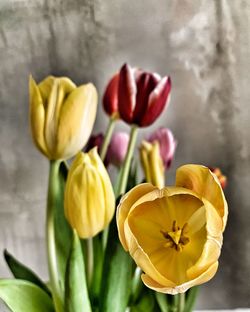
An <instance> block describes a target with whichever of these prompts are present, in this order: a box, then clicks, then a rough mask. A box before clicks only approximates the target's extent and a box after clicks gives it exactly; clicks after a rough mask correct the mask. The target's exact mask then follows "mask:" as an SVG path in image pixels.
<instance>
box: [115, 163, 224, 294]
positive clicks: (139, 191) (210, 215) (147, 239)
mask: <svg viewBox="0 0 250 312" xmlns="http://www.w3.org/2000/svg"><path fill="white" fill-rule="evenodd" d="M176 183H177V186H172V187H164V188H162V189H159V188H157V187H155V186H153V185H152V184H149V183H144V184H140V185H138V186H136V187H134V188H133V189H132V190H131V191H130V192H128V193H127V194H125V195H124V196H123V197H122V199H121V202H120V205H119V206H118V210H117V226H118V232H119V238H120V241H121V243H122V245H123V247H124V249H125V250H126V251H128V252H129V253H130V255H131V256H132V257H133V259H134V260H135V262H136V264H137V265H138V266H139V267H140V268H141V269H142V271H143V274H142V281H143V282H144V284H145V285H146V286H148V287H149V288H151V289H154V290H156V291H158V292H162V293H168V294H177V293H182V292H185V291H186V290H187V289H189V288H190V287H192V286H195V285H199V284H202V283H205V282H207V281H208V280H210V279H211V278H212V277H213V276H214V275H215V273H216V271H217V268H218V258H219V256H220V252H221V246H222V232H223V229H224V227H225V222H226V221H225V216H226V215H227V204H226V201H225V198H224V194H223V191H222V189H221V187H220V185H219V184H218V181H217V178H216V177H215V176H214V175H213V173H212V172H211V171H210V170H209V169H208V168H206V167H203V166H199V165H185V166H183V167H181V168H179V169H178V171H177V182H176ZM217 186H218V187H219V189H218V188H217Z"/></svg>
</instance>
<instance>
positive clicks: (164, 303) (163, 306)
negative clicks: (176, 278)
mask: <svg viewBox="0 0 250 312" xmlns="http://www.w3.org/2000/svg"><path fill="white" fill-rule="evenodd" d="M155 298H156V301H157V303H158V306H159V308H160V310H161V312H169V311H170V307H169V304H168V297H167V295H166V294H162V293H159V292H157V291H156V292H155Z"/></svg>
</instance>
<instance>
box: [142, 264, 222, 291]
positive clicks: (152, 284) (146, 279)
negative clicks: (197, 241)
mask: <svg viewBox="0 0 250 312" xmlns="http://www.w3.org/2000/svg"><path fill="white" fill-rule="evenodd" d="M217 269H218V261H217V262H215V263H214V264H213V265H211V266H210V267H209V268H208V269H207V271H205V272H204V273H203V274H201V275H200V276H199V277H197V278H196V279H194V280H191V281H189V282H187V283H184V284H182V285H177V286H175V287H169V285H163V284H159V283H157V282H156V281H155V280H153V279H152V278H151V277H150V276H149V275H147V274H142V276H141V278H142V281H143V283H144V284H145V285H146V286H147V287H149V288H151V289H153V290H155V291H158V292H161V293H165V294H170V295H176V294H178V293H184V292H185V291H187V290H188V289H189V288H191V287H193V286H196V285H200V284H203V283H205V282H207V281H209V280H210V279H211V278H212V277H213V276H214V275H215V273H216V271H217Z"/></svg>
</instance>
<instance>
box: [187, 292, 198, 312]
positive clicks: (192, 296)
mask: <svg viewBox="0 0 250 312" xmlns="http://www.w3.org/2000/svg"><path fill="white" fill-rule="evenodd" d="M198 290H199V287H198V286H194V287H192V288H190V289H189V290H188V291H187V293H186V302H185V309H184V312H192V311H193V308H194V305H195V302H196V297H197V295H198Z"/></svg>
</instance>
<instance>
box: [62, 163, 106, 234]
mask: <svg viewBox="0 0 250 312" xmlns="http://www.w3.org/2000/svg"><path fill="white" fill-rule="evenodd" d="M83 185H85V186H86V185H87V186H88V189H83V187H82V186H83ZM68 188H69V190H70V192H68V191H67V190H66V191H65V192H67V193H68V194H69V193H71V194H69V195H70V196H69V197H68V198H67V200H68V202H67V205H66V207H67V212H66V216H68V220H69V222H70V225H71V226H72V228H75V229H76V230H77V233H78V235H79V236H80V237H81V238H89V237H92V236H95V235H96V234H97V233H98V232H100V231H101V230H102V229H103V228H104V227H105V226H104V222H103V220H104V219H103V214H104V213H105V212H104V211H105V206H104V202H103V201H100V200H99V198H103V196H104V194H103V188H102V185H101V180H100V178H99V175H98V172H97V171H96V170H95V168H94V167H93V166H92V165H89V164H82V165H81V166H79V167H77V168H76V169H75V170H74V173H73V175H72V177H71V179H70V181H69V184H68ZM69 201H70V202H69ZM93 207H95V208H96V207H98V209H97V208H96V209H92V208H93Z"/></svg>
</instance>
